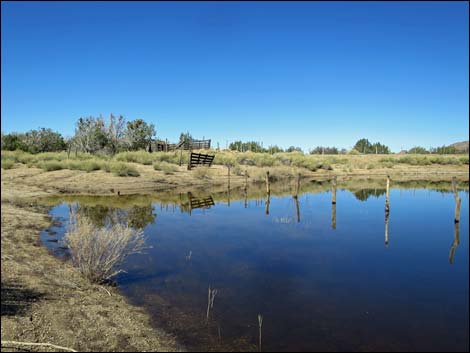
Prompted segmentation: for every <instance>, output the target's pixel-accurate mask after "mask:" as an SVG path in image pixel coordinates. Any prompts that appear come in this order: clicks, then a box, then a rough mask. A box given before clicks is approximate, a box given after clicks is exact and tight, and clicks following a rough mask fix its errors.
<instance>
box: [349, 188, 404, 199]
mask: <svg viewBox="0 0 470 353" xmlns="http://www.w3.org/2000/svg"><path fill="white" fill-rule="evenodd" d="M400 192H401V190H400ZM384 194H385V189H360V190H358V191H356V192H354V196H355V197H356V199H358V200H359V201H367V199H369V197H371V196H375V197H376V198H379V197H380V196H382V195H384Z"/></svg>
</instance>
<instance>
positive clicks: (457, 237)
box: [449, 222, 460, 264]
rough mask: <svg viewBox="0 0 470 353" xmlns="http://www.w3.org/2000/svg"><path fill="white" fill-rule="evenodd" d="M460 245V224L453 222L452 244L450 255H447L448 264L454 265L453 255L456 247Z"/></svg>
mask: <svg viewBox="0 0 470 353" xmlns="http://www.w3.org/2000/svg"><path fill="white" fill-rule="evenodd" d="M459 243H460V224H459V222H454V242H453V243H452V246H451V248H450V253H449V263H450V264H453V263H454V254H455V250H457V246H458V245H459Z"/></svg>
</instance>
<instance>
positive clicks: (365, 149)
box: [353, 138, 390, 154]
mask: <svg viewBox="0 0 470 353" xmlns="http://www.w3.org/2000/svg"><path fill="white" fill-rule="evenodd" d="M353 149H355V150H356V151H358V152H359V153H364V154H366V153H376V154H388V153H390V149H389V148H388V146H385V145H382V144H381V143H380V142H376V143H374V144H372V143H370V142H369V140H368V139H365V138H363V139H360V140H358V141H357V142H356V144H355V145H354V147H353Z"/></svg>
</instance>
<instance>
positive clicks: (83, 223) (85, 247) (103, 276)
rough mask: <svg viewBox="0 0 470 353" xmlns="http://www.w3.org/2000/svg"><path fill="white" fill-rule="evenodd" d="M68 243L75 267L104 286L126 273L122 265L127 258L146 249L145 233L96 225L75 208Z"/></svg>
mask: <svg viewBox="0 0 470 353" xmlns="http://www.w3.org/2000/svg"><path fill="white" fill-rule="evenodd" d="M65 244H66V246H67V248H68V249H69V251H70V255H71V258H72V263H73V265H74V266H75V267H77V268H78V269H79V271H80V272H81V273H82V274H83V275H85V276H86V277H87V278H88V279H89V280H91V281H92V282H95V283H103V282H106V281H108V280H109V279H110V278H111V277H113V276H115V275H116V274H118V273H119V272H122V270H120V269H118V266H119V265H120V264H121V263H122V262H123V261H124V259H125V258H126V257H127V256H129V255H130V254H133V253H136V252H139V251H141V250H142V249H143V245H144V234H143V232H142V231H141V230H136V229H133V228H131V227H129V226H128V225H127V224H120V223H116V224H112V225H108V226H105V227H99V226H96V225H94V224H93V223H92V221H91V220H90V219H89V218H87V217H85V216H83V215H80V214H76V213H75V212H74V211H73V210H72V209H71V212H70V222H69V226H68V229H67V233H66V236H65Z"/></svg>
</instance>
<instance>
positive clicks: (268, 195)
mask: <svg viewBox="0 0 470 353" xmlns="http://www.w3.org/2000/svg"><path fill="white" fill-rule="evenodd" d="M270 198H271V195H270V194H269V193H267V194H266V202H265V204H266V210H265V211H266V215H269V203H270Z"/></svg>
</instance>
